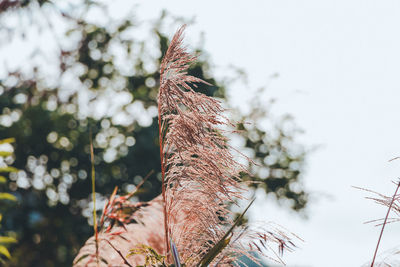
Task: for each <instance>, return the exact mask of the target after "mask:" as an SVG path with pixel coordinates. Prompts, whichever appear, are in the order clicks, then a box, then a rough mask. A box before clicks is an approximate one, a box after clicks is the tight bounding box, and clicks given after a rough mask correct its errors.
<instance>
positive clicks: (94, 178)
mask: <svg viewBox="0 0 400 267" xmlns="http://www.w3.org/2000/svg"><path fill="white" fill-rule="evenodd" d="M90 162H91V165H92V200H93V230H94V235H95V241H96V263H97V266H99V237H98V231H97V216H96V174H95V170H94V152H93V140H92V132H91V131H90Z"/></svg>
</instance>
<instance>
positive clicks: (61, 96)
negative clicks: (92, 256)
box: [0, 1, 307, 267]
mask: <svg viewBox="0 0 400 267" xmlns="http://www.w3.org/2000/svg"><path fill="white" fill-rule="evenodd" d="M16 2H17V3H19V4H17V5H15V6H14V8H7V9H4V10H0V11H2V12H3V13H0V21H1V22H4V25H6V26H5V27H4V28H2V29H0V36H1V37H2V38H4V39H6V38H9V39H10V42H9V43H11V40H14V39H21V40H22V41H25V42H26V49H31V50H32V58H31V59H28V60H27V61H24V62H23V65H21V66H17V67H16V68H14V69H10V70H8V73H6V74H5V75H3V76H2V77H0V136H14V137H15V139H16V145H15V151H14V153H15V155H16V158H15V161H14V162H13V166H14V167H15V168H17V169H19V170H20V171H19V172H15V171H16V170H17V169H14V168H11V167H6V168H5V169H4V168H2V169H1V170H0V171H1V172H5V173H6V174H9V176H10V182H9V183H8V184H7V186H8V187H9V188H10V189H11V190H12V191H13V194H14V195H15V196H17V197H18V199H20V206H19V208H18V209H15V210H12V211H9V212H8V213H7V214H8V215H7V216H8V217H9V218H10V220H8V223H7V225H5V227H6V229H7V230H15V231H17V232H18V234H19V237H20V241H19V242H18V244H17V245H16V248H15V252H14V254H15V255H16V257H13V258H14V259H13V260H12V261H11V263H10V264H11V266H22V267H23V266H70V264H71V262H72V259H73V257H74V256H75V254H76V252H77V250H78V248H80V246H81V245H82V244H83V242H84V241H85V240H86V239H87V238H88V237H89V236H90V235H91V234H92V232H91V228H90V227H88V226H87V222H89V223H92V219H93V218H92V217H93V215H92V214H91V209H90V208H88V207H89V204H90V203H91V202H92V201H93V197H92V196H91V179H88V177H90V174H89V171H90V169H91V162H90V145H89V143H90V142H89V129H92V133H93V147H94V151H95V153H94V164H95V167H96V173H97V175H96V190H97V192H98V194H97V195H98V197H97V200H98V201H100V202H101V201H102V200H104V197H103V196H104V195H110V194H111V192H112V190H113V188H114V187H115V186H118V187H119V188H121V189H122V190H123V191H125V192H123V193H127V192H129V191H130V190H131V188H133V186H135V185H137V184H139V183H140V182H141V180H142V179H143V177H145V175H146V174H147V173H149V172H150V171H151V170H154V171H155V172H156V173H157V174H158V175H153V176H152V177H151V178H150V179H149V180H148V181H146V182H145V183H144V184H143V186H142V189H141V191H140V194H138V195H137V197H138V198H140V199H141V200H150V199H152V198H153V197H154V196H156V195H158V194H159V193H160V190H161V183H160V180H159V172H160V161H159V148H158V141H157V138H158V128H157V127H158V126H157V118H156V114H157V110H156V96H157V91H158V86H159V73H158V69H159V68H158V67H159V63H160V61H161V58H162V55H163V54H164V53H165V50H166V48H167V47H168V38H166V37H165V35H164V33H163V30H162V29H163V26H164V25H166V24H168V23H169V24H171V23H170V21H169V19H170V17H169V16H165V14H163V15H162V16H161V18H160V21H157V22H155V23H154V24H153V25H152V26H151V27H150V28H149V29H148V30H149V32H151V35H150V36H149V37H148V38H146V39H140V38H139V37H137V36H136V34H135V32H136V31H137V30H139V29H143V28H141V27H145V26H143V24H139V23H138V22H136V21H135V19H134V16H131V15H130V16H129V17H127V18H120V19H118V20H114V19H112V18H110V17H108V16H107V14H106V12H104V16H103V17H102V21H101V22H95V21H94V20H91V18H90V16H89V15H88V14H89V13H90V11H93V10H94V9H96V10H100V12H101V11H102V10H104V9H105V7H104V6H102V5H101V4H97V3H94V2H92V1H82V2H81V3H79V4H77V5H76V6H74V7H73V8H69V9H68V8H67V9H61V8H60V7H59V6H57V3H52V2H49V1H39V5H37V4H35V3H37V1H31V2H30V1H16ZM22 3H23V4H22ZM43 13H46V14H47V13H48V14H52V16H53V15H54V16H56V18H55V20H57V21H59V22H60V21H61V22H62V23H60V24H57V25H61V24H62V26H60V27H53V26H49V25H52V23H54V20H52V19H54V18H53V17H52V16H49V17H48V18H47V17H46V18H45V19H48V21H47V22H48V23H47V22H46V23H41V22H38V21H37V20H36V19H37V18H43V17H44V16H43ZM9 16H14V17H18V18H21V19H17V20H15V21H17V23H18V21H20V22H21V23H22V24H19V25H18V24H14V25H10V24H8V23H5V22H6V18H8V17H9ZM26 18H28V21H29V19H31V20H32V21H33V22H32V23H31V24H28V25H27V24H23V23H24V21H26V20H25V19H26ZM8 21H11V20H7V22H8ZM172 25H174V26H175V25H176V24H173V23H172ZM31 30H32V32H36V31H37V32H43V33H51V34H53V35H54V36H57V38H54V40H42V41H44V43H47V41H49V42H53V43H54V46H55V49H52V50H41V48H40V47H31V45H30V44H31V43H34V42H29V41H30V40H29V39H24V38H26V37H25V36H26V32H27V31H31ZM169 34H170V32H169ZM47 36H49V35H47ZM36 38H39V39H40V38H44V37H43V36H40V35H39V36H36ZM44 49H45V48H44ZM199 50H201V49H199ZM115 51H118V52H115ZM202 54H204V53H202ZM38 58H39V59H41V60H36V59H38ZM49 59H51V60H49ZM38 62H39V63H38ZM40 62H45V63H40ZM208 62H209V59H208V58H206V57H202V58H200V59H199V61H198V62H197V63H196V64H195V65H193V66H192V67H191V68H190V70H189V74H190V75H193V76H195V77H198V78H200V79H203V80H205V81H207V82H208V83H210V84H213V85H215V86H204V85H199V87H198V88H197V90H198V91H200V92H202V93H205V94H207V95H214V96H218V97H221V98H225V93H224V92H225V88H224V86H222V85H221V82H218V81H216V80H215V79H214V77H213V75H212V70H211V69H210V66H209V63H208ZM50 69H51V71H49V70H50ZM114 100H115V101H114ZM264 115H265V114H264ZM244 119H245V121H246V119H247V118H244ZM278 127H279V126H278ZM243 129H244V131H243V134H244V138H245V139H246V142H245V144H246V145H245V146H246V147H248V148H250V149H251V150H252V151H254V155H255V159H256V160H257V159H259V162H261V166H263V167H264V168H266V169H268V170H269V173H270V175H268V176H267V177H264V176H263V175H259V173H258V172H255V173H256V174H257V175H256V176H255V177H246V179H253V180H256V181H260V182H262V183H261V185H263V186H265V189H266V192H267V193H272V194H275V195H276V196H277V198H278V199H291V200H292V201H294V203H295V204H294V205H292V208H294V209H296V210H300V209H302V208H303V207H304V206H305V204H306V201H307V198H306V193H305V192H304V191H303V190H302V187H301V184H299V179H300V173H301V166H302V165H303V159H304V154H301V156H299V157H296V158H293V157H292V156H291V155H288V154H287V145H286V144H287V142H286V141H285V140H286V139H287V138H292V136H291V135H290V134H289V135H286V134H285V136H282V137H279V138H278V139H270V137H269V136H268V135H267V134H266V131H264V130H261V129H260V128H259V127H258V126H254V127H253V128H248V127H247V126H244V125H243ZM278 130H279V129H278ZM260 131H261V132H260ZM252 132H256V133H257V134H258V135H259V136H260V138H259V139H254V138H253V137H252V136H253V134H252ZM291 140H292V143H295V141H294V140H293V139H291ZM292 143H290V145H291V144H292ZM270 144H271V145H270ZM265 146H267V149H265ZM270 150H271V151H275V150H278V151H279V155H278V158H279V159H282V160H278V161H277V162H275V163H273V164H269V163H265V161H264V160H263V159H264V158H265V157H268V155H269V154H268V153H272V152H271V151H270ZM4 156H5V157H8V156H7V155H6V154H4ZM294 161H295V162H297V163H298V168H297V169H296V170H295V171H286V170H287V169H288V168H289V167H288V166H292V165H293V164H291V163H292V162H294ZM274 170H283V173H284V174H283V175H280V176H279V177H278V176H276V175H274V173H276V172H274ZM9 172H11V173H9ZM279 173H281V172H279ZM2 177H4V176H2ZM294 184H296V185H297V187H298V188H300V190H297V191H293V190H291V186H290V185H294ZM1 185H6V184H5V181H4V178H0V186H1ZM254 186H258V185H257V184H256V185H254ZM97 207H98V208H101V207H102V205H97ZM82 215H84V216H82ZM32 248H35V249H34V250H32Z"/></svg>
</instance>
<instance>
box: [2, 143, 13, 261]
mask: <svg viewBox="0 0 400 267" xmlns="http://www.w3.org/2000/svg"><path fill="white" fill-rule="evenodd" d="M14 141H15V139H14V138H7V139H2V140H0V174H2V175H0V204H1V205H0V264H5V263H6V260H9V259H10V258H11V255H10V252H9V250H8V246H9V245H10V244H13V243H16V242H17V240H16V239H15V238H14V237H13V235H14V236H15V233H13V232H8V233H7V232H6V233H4V231H3V229H1V223H2V220H3V216H4V217H7V211H8V210H9V209H10V208H11V207H12V205H13V204H15V201H16V200H17V199H16V197H15V196H14V195H12V194H10V193H8V192H7V191H8V188H7V187H6V185H7V181H8V178H7V177H6V176H8V174H9V173H11V172H16V171H17V169H15V168H14V167H10V166H8V164H9V163H10V162H11V161H12V157H11V156H12V154H13V152H12V149H11V145H10V143H12V142H14ZM3 175H5V176H3Z"/></svg>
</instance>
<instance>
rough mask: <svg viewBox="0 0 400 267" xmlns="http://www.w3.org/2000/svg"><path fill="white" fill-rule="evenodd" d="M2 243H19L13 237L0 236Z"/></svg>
mask: <svg viewBox="0 0 400 267" xmlns="http://www.w3.org/2000/svg"><path fill="white" fill-rule="evenodd" d="M0 243H3V244H6V243H7V244H11V243H17V239H15V238H14V237H11V236H0Z"/></svg>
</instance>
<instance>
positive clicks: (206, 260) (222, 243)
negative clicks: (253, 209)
mask: <svg viewBox="0 0 400 267" xmlns="http://www.w3.org/2000/svg"><path fill="white" fill-rule="evenodd" d="M254 200H255V199H253V200H252V201H250V203H249V204H248V205H247V207H246V208H245V209H244V211H243V212H242V213H241V214H240V215H239V217H238V218H237V219H236V221H235V223H234V224H233V225H232V226H231V228H230V229H229V230H228V231H227V232H226V233H225V235H224V236H223V237H222V238H221V239H220V240H219V241H218V242H217V244H215V245H214V246H213V247H212V248H211V249H210V250H209V251H208V253H207V254H206V255H204V257H203V258H202V259H201V261H200V263H199V265H200V266H202V267H207V266H208V265H209V264H210V263H211V262H212V261H213V260H214V259H215V257H216V256H218V254H219V253H221V251H222V250H223V249H224V248H225V247H226V246H227V245H228V244H229V242H230V241H231V237H232V235H233V233H232V232H233V229H234V228H235V227H236V226H237V225H238V224H239V222H240V221H241V219H242V218H243V216H244V214H245V213H246V212H247V210H248V209H249V208H250V206H251V205H252V204H253V202H254ZM229 235H230V236H229ZM228 236H229V237H228Z"/></svg>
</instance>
